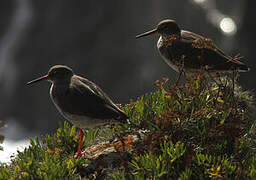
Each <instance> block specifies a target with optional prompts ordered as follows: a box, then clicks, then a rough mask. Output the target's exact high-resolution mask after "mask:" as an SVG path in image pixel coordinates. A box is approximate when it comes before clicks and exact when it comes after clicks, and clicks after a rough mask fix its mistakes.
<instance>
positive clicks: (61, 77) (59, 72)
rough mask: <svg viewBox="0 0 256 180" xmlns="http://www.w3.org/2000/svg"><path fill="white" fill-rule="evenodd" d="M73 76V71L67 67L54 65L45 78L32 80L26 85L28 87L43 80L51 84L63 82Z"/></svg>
mask: <svg viewBox="0 0 256 180" xmlns="http://www.w3.org/2000/svg"><path fill="white" fill-rule="evenodd" d="M73 75H74V73H73V70H72V69H71V68H69V67H68V66H64V65H55V66H53V67H51V68H50V70H49V71H48V73H47V74H46V75H45V76H42V77H40V78H37V79H35V80H32V81H30V82H28V83H27V84H28V85H29V84H34V83H36V82H40V81H43V80H46V81H51V82H52V83H56V82H64V81H69V80H70V79H71V77H72V76H73Z"/></svg>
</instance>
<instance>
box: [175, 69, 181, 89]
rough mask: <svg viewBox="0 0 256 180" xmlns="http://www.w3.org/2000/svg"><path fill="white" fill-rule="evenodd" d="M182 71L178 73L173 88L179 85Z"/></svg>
mask: <svg viewBox="0 0 256 180" xmlns="http://www.w3.org/2000/svg"><path fill="white" fill-rule="evenodd" d="M181 74H182V71H180V72H179V75H178V78H177V79H176V81H175V86H178V85H179V81H180V77H181Z"/></svg>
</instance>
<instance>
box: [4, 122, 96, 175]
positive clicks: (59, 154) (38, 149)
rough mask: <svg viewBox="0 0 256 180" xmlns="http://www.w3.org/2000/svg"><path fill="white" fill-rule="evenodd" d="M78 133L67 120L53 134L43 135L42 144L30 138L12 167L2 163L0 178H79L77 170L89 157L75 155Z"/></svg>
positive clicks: (13, 161) (36, 139)
mask: <svg viewBox="0 0 256 180" xmlns="http://www.w3.org/2000/svg"><path fill="white" fill-rule="evenodd" d="M91 134H92V133H90V136H91ZM75 135H76V128H75V127H74V126H73V127H70V126H69V124H68V123H67V122H65V123H64V126H62V127H60V128H59V129H58V130H57V132H56V133H55V134H53V135H52V136H50V135H47V136H45V137H42V140H41V142H42V143H40V141H39V139H38V138H37V137H35V139H34V140H32V139H31V140H30V146H29V147H28V148H26V149H25V150H24V151H23V152H18V155H17V157H16V158H15V159H14V160H12V164H11V165H9V168H7V167H8V166H7V165H2V166H0V169H1V171H0V179H79V177H80V176H79V174H78V171H77V169H78V168H79V167H81V166H82V165H83V164H86V163H87V160H82V159H75V158H74V152H75V151H76V148H77V144H78V143H77V142H76V141H75V139H76V138H75V137H76V136H75ZM90 136H86V137H90Z"/></svg>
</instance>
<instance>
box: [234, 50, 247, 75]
mask: <svg viewBox="0 0 256 180" xmlns="http://www.w3.org/2000/svg"><path fill="white" fill-rule="evenodd" d="M243 59H244V57H243V56H240V54H237V55H236V56H235V57H233V58H232V60H233V61H234V62H235V64H236V69H237V70H238V71H239V72H248V71H250V68H249V67H248V66H247V65H246V64H244V63H243V62H242V61H241V60H243Z"/></svg>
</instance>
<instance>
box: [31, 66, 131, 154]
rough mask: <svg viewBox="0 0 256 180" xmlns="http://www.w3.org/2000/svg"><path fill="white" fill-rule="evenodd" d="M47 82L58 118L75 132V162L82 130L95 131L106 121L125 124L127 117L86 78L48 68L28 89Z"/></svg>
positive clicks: (57, 67) (68, 71) (66, 68)
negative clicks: (76, 129)
mask: <svg viewBox="0 0 256 180" xmlns="http://www.w3.org/2000/svg"><path fill="white" fill-rule="evenodd" d="M40 81H50V82H51V87H50V97H51V99H52V101H53V103H54V105H55V106H56V108H57V109H58V111H59V112H60V114H61V115H62V116H63V117H64V118H65V119H67V120H68V121H70V122H71V123H73V124H74V125H75V126H76V127H78V128H79V130H80V132H79V145H78V150H77V153H76V154H75V158H78V157H81V156H82V155H83V154H84V152H81V146H82V141H83V137H84V132H83V129H84V128H89V127H98V126H102V125H105V124H107V123H109V122H110V121H115V122H121V123H127V119H128V116H127V115H126V114H125V113H124V112H123V111H122V110H121V109H120V108H119V107H117V105H115V104H114V103H113V101H112V100H111V99H110V98H109V97H108V95H107V94H105V93H104V92H103V91H102V90H101V88H100V87H99V86H98V85H96V84H95V83H93V82H91V81H89V80H88V79H86V78H83V77H81V76H78V75H76V74H74V72H73V70H72V69H71V68H70V67H68V66H65V65H55V66H53V67H51V68H50V69H49V71H48V73H47V74H46V75H45V76H42V77H40V78H37V79H34V80H32V81H30V82H28V83H27V84H28V85H31V84H34V83H37V82H40Z"/></svg>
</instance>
